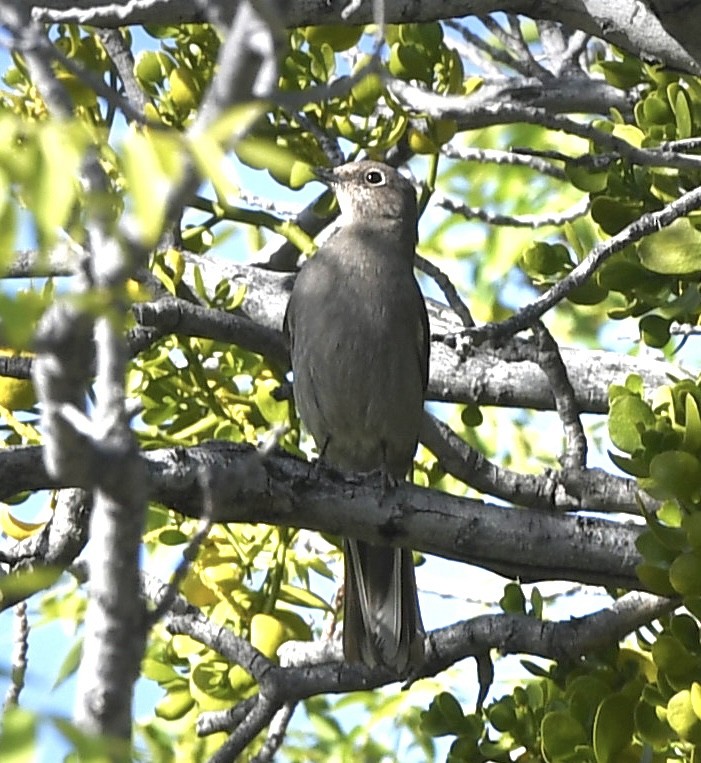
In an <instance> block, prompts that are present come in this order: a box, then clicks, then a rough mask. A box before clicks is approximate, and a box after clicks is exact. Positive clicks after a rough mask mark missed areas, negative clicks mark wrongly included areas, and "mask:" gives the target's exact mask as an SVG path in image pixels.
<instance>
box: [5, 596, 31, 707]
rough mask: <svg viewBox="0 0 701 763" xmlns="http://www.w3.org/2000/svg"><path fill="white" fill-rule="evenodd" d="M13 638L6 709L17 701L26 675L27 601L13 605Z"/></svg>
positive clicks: (27, 646)
mask: <svg viewBox="0 0 701 763" xmlns="http://www.w3.org/2000/svg"><path fill="white" fill-rule="evenodd" d="M13 631H14V638H13V639H12V642H13V648H12V668H11V670H10V678H11V681H10V685H9V687H8V688H7V693H6V694H5V702H4V705H3V708H4V709H5V710H8V709H9V708H11V707H14V706H16V705H17V704H18V703H19V695H20V693H21V692H22V689H23V688H24V681H25V677H26V675H27V665H28V663H27V652H28V650H29V620H28V619H27V602H25V601H21V602H20V603H19V604H17V605H15V609H14V621H13Z"/></svg>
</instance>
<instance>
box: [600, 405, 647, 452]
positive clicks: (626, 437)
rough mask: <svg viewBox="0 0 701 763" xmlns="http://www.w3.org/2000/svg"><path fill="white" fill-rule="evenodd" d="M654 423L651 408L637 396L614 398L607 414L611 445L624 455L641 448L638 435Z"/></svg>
mask: <svg viewBox="0 0 701 763" xmlns="http://www.w3.org/2000/svg"><path fill="white" fill-rule="evenodd" d="M654 423H655V414H654V413H653V412H652V408H650V406H649V405H648V404H647V403H646V402H645V401H644V400H641V399H640V398H639V397H638V396H637V395H625V396H620V397H616V398H615V399H614V400H613V401H612V402H611V410H610V412H609V422H608V425H609V434H610V435H611V441H612V442H613V444H614V445H615V446H616V447H617V448H619V449H620V450H622V451H624V452H625V453H633V452H634V451H636V450H637V449H638V448H640V447H641V440H640V433H641V431H642V430H643V429H644V428H645V427H647V426H652V425H654Z"/></svg>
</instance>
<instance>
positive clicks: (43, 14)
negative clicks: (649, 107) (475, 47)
mask: <svg viewBox="0 0 701 763" xmlns="http://www.w3.org/2000/svg"><path fill="white" fill-rule="evenodd" d="M347 5H348V3H347V2H334V3H330V2H327V0H301V1H298V2H294V3H281V4H280V5H279V10H280V22H281V23H282V24H284V25H285V26H287V27H297V26H308V25H310V24H340V23H342V22H343V19H342V18H341V11H342V9H343V8H345V7H346V6H347ZM383 5H384V14H385V21H386V23H388V24H401V23H406V22H407V21H414V22H422V21H435V20H438V19H449V18H456V17H460V16H466V15H468V14H475V15H477V16H484V15H486V14H489V13H493V12H495V11H503V12H507V13H517V14H522V15H525V16H530V17H531V18H534V19H538V18H540V19H546V20H551V21H559V22H562V23H564V24H565V25H566V26H567V27H568V28H570V29H581V30H582V31H584V32H587V33H588V34H592V35H594V36H596V37H601V38H603V39H605V40H608V41H609V42H611V43H613V44H614V45H618V46H619V47H621V48H624V49H626V50H629V51H631V52H632V53H634V54H635V55H638V56H641V57H642V58H644V59H657V60H659V61H663V62H665V63H667V64H668V65H669V66H674V67H677V68H680V69H683V70H686V71H690V72H692V73H698V72H699V71H701V67H700V66H699V64H698V61H699V60H701V51H700V50H699V41H698V35H697V34H696V30H697V29H698V26H699V8H698V7H697V6H695V5H693V4H689V3H682V4H681V5H680V4H679V3H661V2H657V3H656V10H657V14H656V13H654V12H653V11H652V9H651V8H650V7H649V5H648V4H647V3H640V2H636V0H618V1H617V2H615V3H611V2H608V0H585V1H583V0H560V1H559V2H546V3H543V2H539V3H534V2H533V0H505V1H502V2H498V3H497V2H494V0H469V1H468V0H444V1H443V2H441V3H416V2H415V0H386V1H385V3H384V4H383ZM668 5H671V7H670V8H667V6H668ZM677 6H679V7H677ZM373 7H374V5H373V3H367V2H365V3H361V4H360V7H359V8H358V10H357V11H356V12H355V13H354V14H353V16H352V18H351V19H349V23H353V24H369V23H372V21H373V20H374V19H373V15H372V14H373ZM33 12H34V15H35V18H37V19H39V20H40V21H44V22H51V23H57V22H65V23H78V24H91V25H97V26H106V27H115V26H124V25H127V24H154V23H155V24H166V23H167V24H182V23H191V22H195V23H201V22H204V21H207V18H206V11H205V9H204V6H201V5H200V4H198V3H192V2H191V0H148V1H147V0H132V2H129V3H114V2H109V1H108V0H99V2H95V0H46V1H45V2H44V3H42V4H41V5H38V6H35V7H34V11H33ZM665 27H666V28H665ZM675 36H676V38H677V39H678V40H679V41H677V39H675Z"/></svg>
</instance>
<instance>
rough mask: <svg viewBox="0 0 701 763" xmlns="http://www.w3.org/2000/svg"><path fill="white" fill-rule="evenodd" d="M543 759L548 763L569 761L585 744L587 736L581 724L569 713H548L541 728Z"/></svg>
mask: <svg viewBox="0 0 701 763" xmlns="http://www.w3.org/2000/svg"><path fill="white" fill-rule="evenodd" d="M540 734H541V746H542V752H543V757H544V758H545V760H546V761H547V763H557V762H558V761H561V760H563V761H564V760H567V759H568V757H570V756H571V755H572V753H573V752H574V749H575V747H576V746H577V745H580V744H585V743H586V741H587V735H586V733H585V731H584V729H583V728H582V726H581V724H580V723H579V722H578V721H576V720H575V719H574V718H573V717H572V716H571V715H570V714H569V713H566V712H564V711H561V710H556V711H553V712H550V713H547V714H546V715H545V717H544V718H543V722H542V723H541V726H540Z"/></svg>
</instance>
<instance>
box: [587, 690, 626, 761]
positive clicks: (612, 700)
mask: <svg viewBox="0 0 701 763" xmlns="http://www.w3.org/2000/svg"><path fill="white" fill-rule="evenodd" d="M633 728H634V724H633V703H632V701H631V700H630V699H629V698H628V697H627V696H626V695H625V694H612V695H611V696H609V697H606V699H604V701H603V702H602V703H601V704H600V705H599V709H598V710H597V712H596V718H595V719H594V732H593V743H594V744H593V746H594V755H595V756H596V763H616V762H617V761H618V760H620V758H619V755H620V753H621V752H623V750H625V748H626V747H627V746H628V745H629V744H630V742H631V740H632V736H633Z"/></svg>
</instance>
